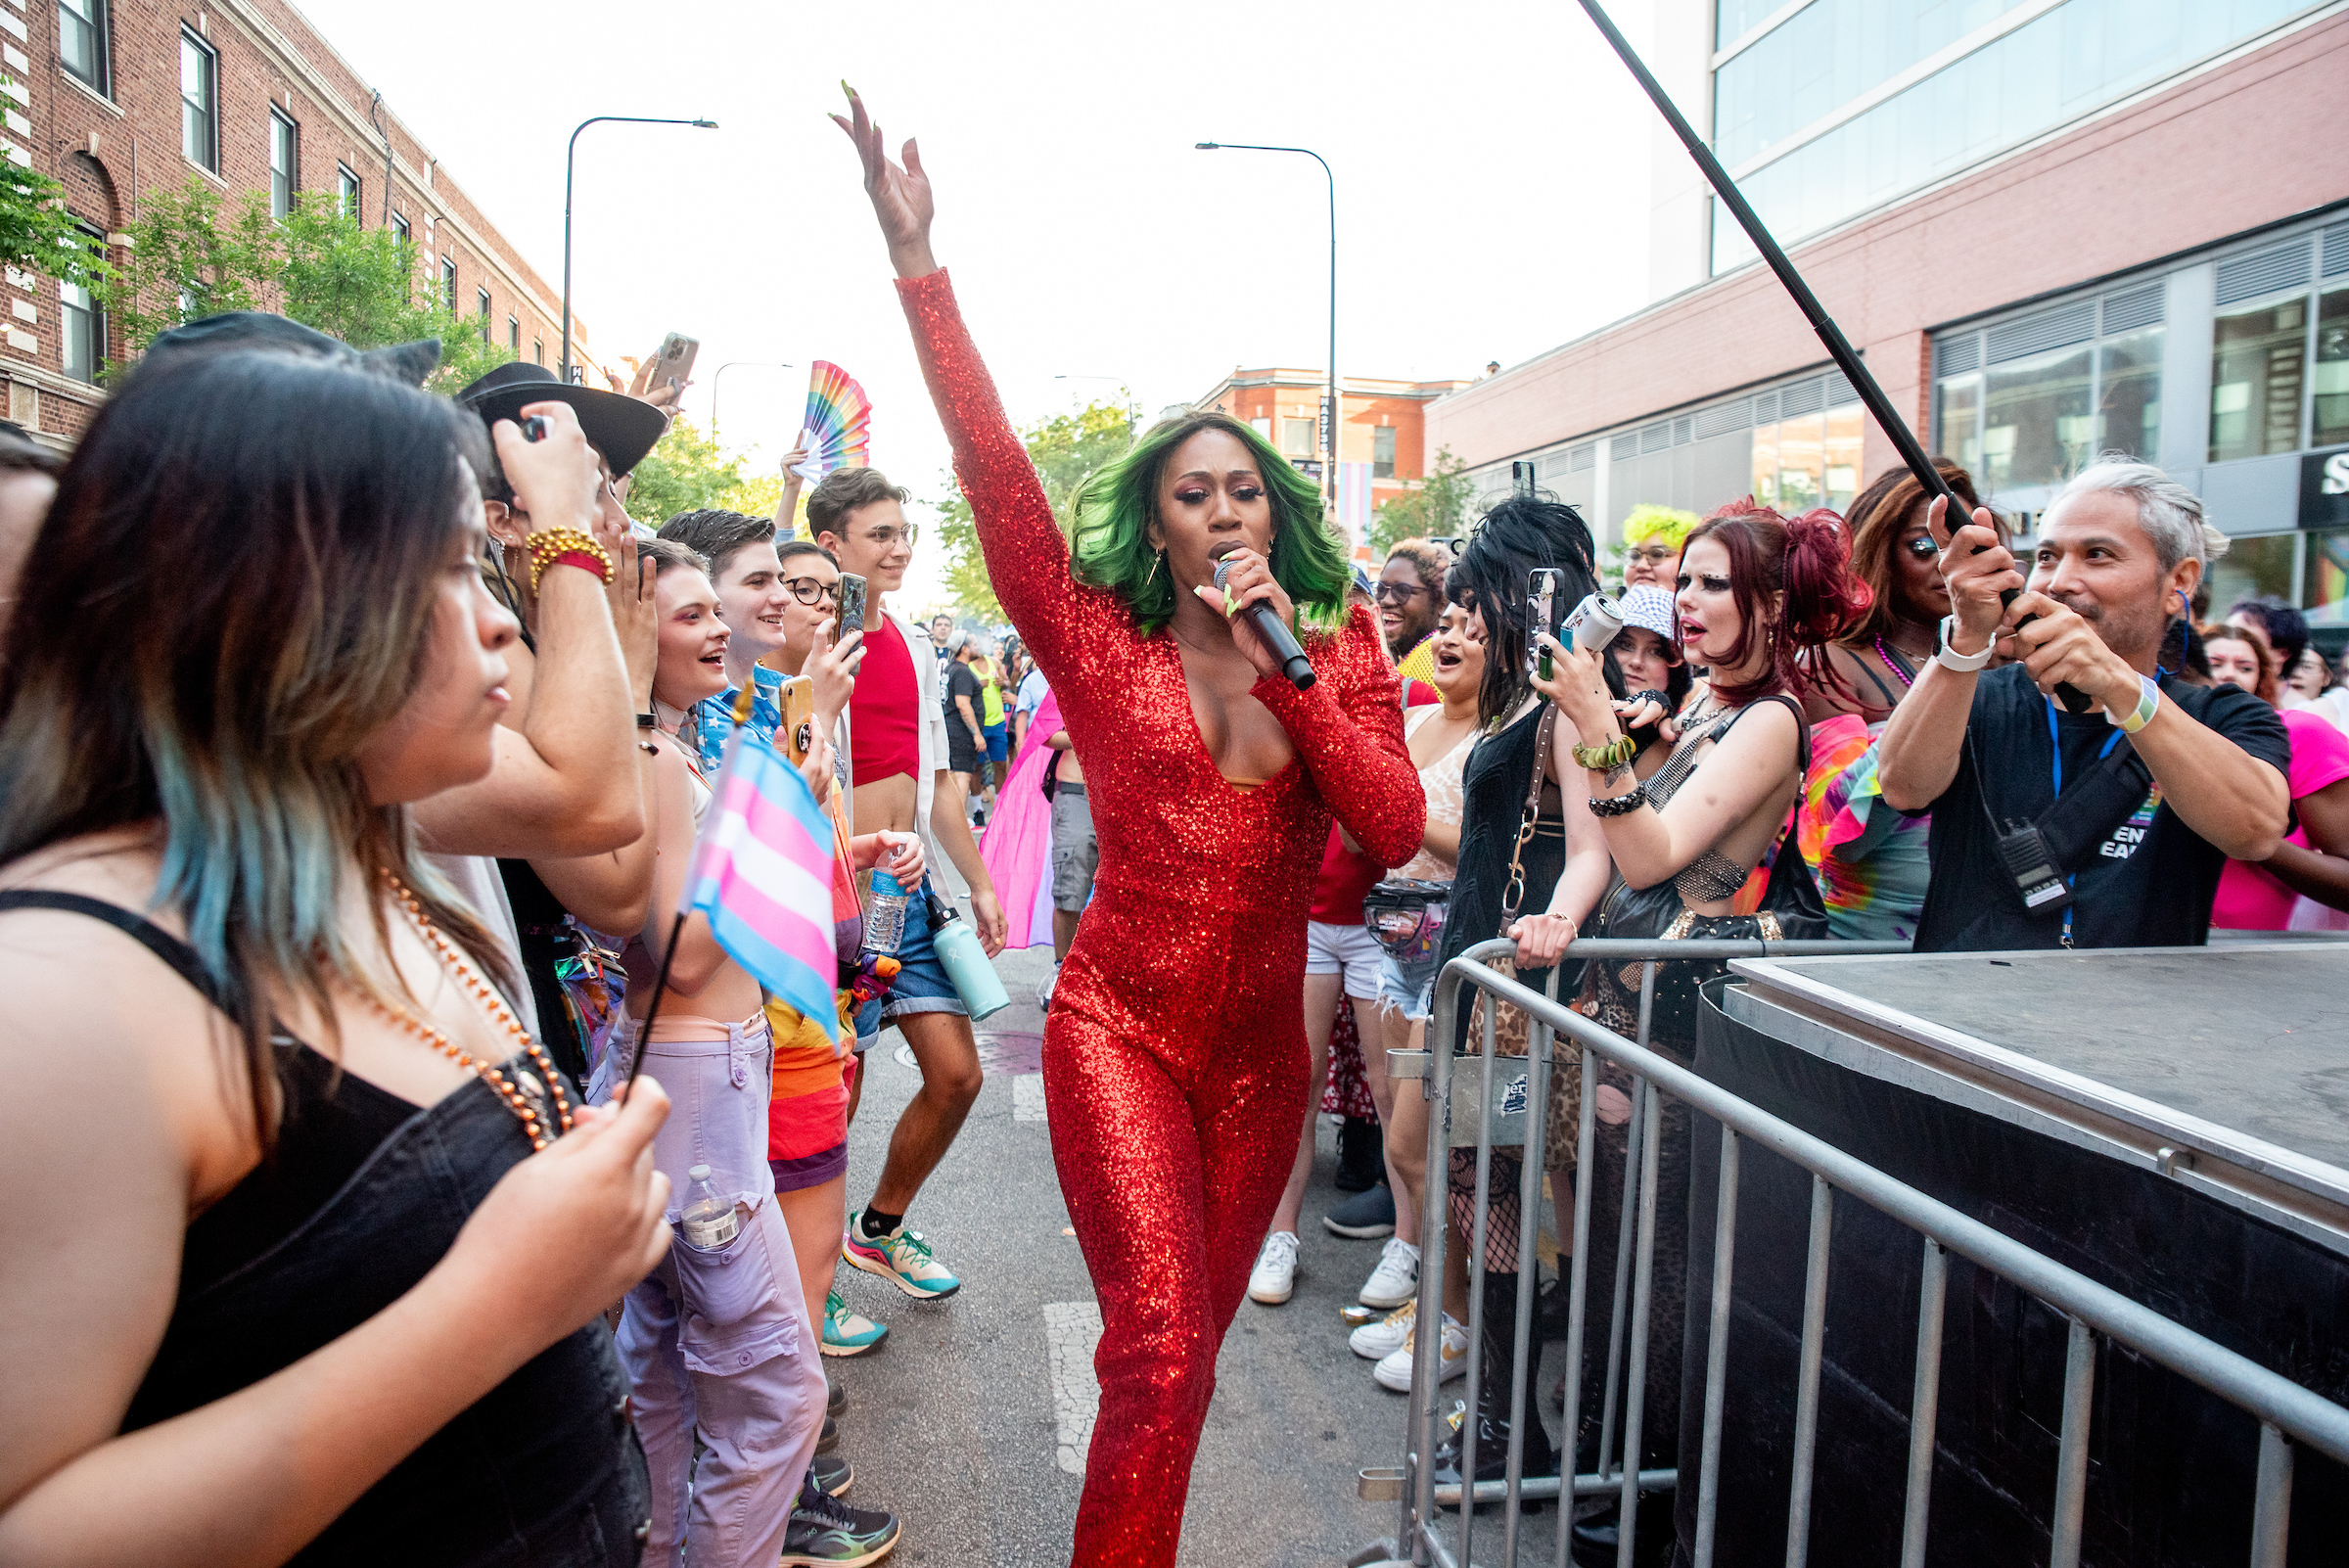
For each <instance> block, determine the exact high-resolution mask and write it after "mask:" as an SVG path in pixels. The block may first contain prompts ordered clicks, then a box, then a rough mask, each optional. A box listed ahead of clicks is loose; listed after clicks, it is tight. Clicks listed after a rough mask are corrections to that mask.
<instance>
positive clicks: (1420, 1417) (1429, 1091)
mask: <svg viewBox="0 0 2349 1568" xmlns="http://www.w3.org/2000/svg"><path fill="white" fill-rule="evenodd" d="M1500 946H1501V945H1500V944H1498V943H1483V944H1479V945H1477V946H1475V947H1472V948H1470V949H1469V953H1470V954H1472V955H1477V956H1482V955H1484V954H1486V953H1489V952H1495V951H1498V950H1499V948H1500ZM1461 989H1462V988H1461V985H1460V983H1459V982H1458V981H1456V980H1455V981H1453V982H1452V983H1451V984H1450V985H1445V984H1444V983H1443V981H1442V979H1441V977H1439V978H1438V982H1437V985H1436V988H1435V1005H1434V1006H1433V1007H1432V1008H1430V1009H1429V1012H1430V1014H1431V1016H1430V1017H1429V1019H1428V1026H1427V1034H1426V1037H1425V1042H1426V1045H1427V1050H1428V1078H1427V1079H1426V1081H1425V1082H1424V1083H1423V1084H1421V1086H1420V1091H1421V1092H1422V1093H1423V1094H1425V1095H1426V1096H1427V1102H1428V1103H1427V1170H1426V1174H1425V1176H1424V1177H1423V1179H1422V1180H1421V1182H1420V1192H1419V1217H1420V1218H1419V1296H1418V1308H1417V1311H1416V1312H1415V1313H1414V1314H1412V1334H1413V1339H1412V1347H1413V1348H1412V1354H1411V1393H1410V1412H1409V1417H1408V1425H1409V1431H1408V1434H1407V1440H1406V1442H1405V1445H1404V1467H1405V1472H1406V1474H1407V1476H1408V1484H1407V1485H1406V1486H1405V1488H1404V1489H1403V1492H1404V1497H1403V1501H1402V1502H1401V1503H1400V1504H1399V1512H1400V1513H1401V1515H1402V1517H1401V1519H1400V1521H1399V1522H1398V1524H1397V1527H1396V1534H1395V1539H1396V1541H1397V1542H1399V1543H1402V1544H1403V1545H1405V1546H1407V1547H1408V1548H1409V1550H1410V1553H1411V1561H1412V1562H1413V1563H1414V1564H1418V1565H1422V1568H1424V1565H1425V1564H1427V1563H1428V1562H1430V1561H1431V1560H1433V1558H1432V1556H1431V1554H1432V1553H1434V1552H1437V1551H1441V1550H1442V1547H1441V1545H1439V1544H1438V1542H1437V1541H1436V1535H1435V1531H1434V1529H1433V1528H1432V1526H1433V1523H1434V1520H1435V1516H1436V1461H1435V1453H1436V1431H1437V1428H1438V1426H1439V1425H1440V1424H1441V1422H1440V1413H1441V1410H1442V1408H1443V1393H1444V1379H1443V1376H1442V1370H1443V1362H1442V1360H1441V1358H1442V1356H1443V1353H1444V1271H1445V1270H1444V1263H1445V1253H1446V1251H1447V1249H1448V1247H1449V1246H1450V1242H1451V1098H1452V1096H1451V1077H1452V1073H1451V1070H1452V1063H1453V1060H1454V1057H1455V1056H1456V1054H1457V1052H1456V1051H1455V1049H1454V1047H1455V1045H1456V1044H1457V1042H1458V1039H1459V1004H1460V992H1461ZM1429 1324H1432V1325H1434V1331H1433V1336H1432V1337H1431V1336H1430V1335H1429V1334H1427V1333H1423V1332H1420V1329H1421V1327H1422V1326H1423V1325H1429ZM1448 1557H1449V1554H1447V1558H1448Z"/></svg>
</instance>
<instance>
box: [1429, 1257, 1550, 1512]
mask: <svg viewBox="0 0 2349 1568" xmlns="http://www.w3.org/2000/svg"><path fill="white" fill-rule="evenodd" d="M1517 1281H1518V1276H1517V1275H1516V1274H1503V1273H1487V1274H1486V1275H1485V1321H1484V1339H1485V1356H1484V1364H1483V1366H1482V1368H1481V1369H1480V1375H1479V1377H1478V1379H1477V1397H1476V1405H1477V1407H1476V1409H1475V1410H1473V1411H1471V1412H1470V1415H1469V1420H1471V1421H1473V1422H1474V1423H1475V1428H1474V1430H1475V1432H1476V1479H1477V1480H1479V1481H1503V1480H1506V1479H1508V1473H1509V1403H1510V1401H1509V1385H1510V1374H1511V1372H1512V1371H1514V1370H1515V1361H1516V1346H1517ZM1540 1351H1541V1339H1540V1336H1539V1335H1538V1334H1537V1335H1536V1336H1535V1338H1534V1341H1533V1346H1532V1353H1531V1354H1529V1355H1528V1356H1527V1358H1526V1366H1525V1452H1524V1458H1523V1461H1522V1464H1521V1466H1520V1468H1519V1471H1518V1473H1519V1474H1520V1475H1523V1476H1550V1475H1556V1474H1557V1473H1558V1456H1557V1453H1556V1451H1555V1450H1553V1449H1552V1448H1551V1447H1550V1445H1549V1433H1548V1432H1547V1431H1546V1430H1544V1429H1543V1425H1542V1412H1541V1407H1539V1406H1538V1405H1537V1404H1536V1403H1535V1393H1534V1381H1535V1372H1536V1369H1537V1368H1538V1367H1539V1366H1540V1364H1541V1360H1542V1358H1541V1354H1540ZM1467 1430H1468V1427H1467V1423H1465V1422H1463V1423H1462V1429H1461V1432H1460V1433H1457V1434H1454V1435H1453V1436H1452V1437H1451V1438H1448V1439H1446V1440H1445V1442H1444V1443H1443V1444H1442V1445H1441V1446H1440V1447H1438V1448H1437V1450H1436V1453H1435V1465H1436V1485H1438V1486H1444V1487H1451V1486H1458V1485H1459V1484H1460V1449H1461V1441H1462V1438H1463V1437H1464V1435H1465V1433H1466V1432H1467ZM1540 1506H1542V1504H1540V1503H1537V1502H1528V1503H1527V1504H1526V1507H1527V1509H1528V1511H1531V1510H1533V1509H1535V1508H1538V1507H1540Z"/></svg>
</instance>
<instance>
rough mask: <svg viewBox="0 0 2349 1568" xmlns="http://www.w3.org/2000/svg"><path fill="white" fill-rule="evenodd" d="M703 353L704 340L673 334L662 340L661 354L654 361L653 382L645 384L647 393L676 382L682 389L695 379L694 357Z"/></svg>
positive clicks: (677, 333) (678, 333) (679, 333)
mask: <svg viewBox="0 0 2349 1568" xmlns="http://www.w3.org/2000/svg"><path fill="white" fill-rule="evenodd" d="M701 351H702V340H701V339H699V338H688V337H686V336H685V335H684V334H683V333H681V332H672V333H670V334H669V335H668V337H666V338H664V339H662V340H661V352H660V353H659V354H658V355H656V356H655V357H654V359H653V376H652V380H650V381H648V382H646V383H645V390H646V391H647V392H653V391H657V390H659V389H660V388H663V387H666V386H668V384H669V383H670V382H675V383H676V384H677V385H678V386H680V387H682V386H683V385H685V383H687V382H689V381H691V380H692V379H693V361H694V357H695V356H696V355H697V354H699V353H700V352H701Z"/></svg>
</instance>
